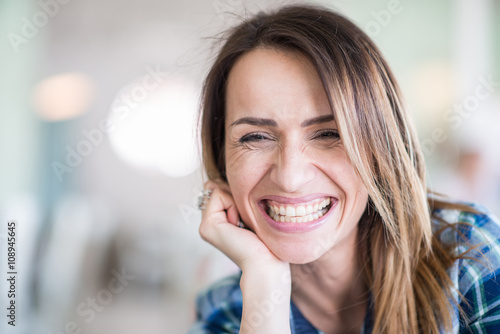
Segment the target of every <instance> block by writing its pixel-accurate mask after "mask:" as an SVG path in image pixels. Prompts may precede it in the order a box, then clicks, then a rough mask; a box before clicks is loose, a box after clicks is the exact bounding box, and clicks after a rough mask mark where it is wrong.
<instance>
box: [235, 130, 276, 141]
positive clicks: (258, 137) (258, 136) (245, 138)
mask: <svg viewBox="0 0 500 334" xmlns="http://www.w3.org/2000/svg"><path fill="white" fill-rule="evenodd" d="M264 139H269V138H268V137H267V136H266V135H264V134H262V133H258V132H256V133H249V134H247V135H244V136H243V137H241V138H240V139H239V140H238V142H239V143H240V144H244V143H248V142H255V141H261V140H264Z"/></svg>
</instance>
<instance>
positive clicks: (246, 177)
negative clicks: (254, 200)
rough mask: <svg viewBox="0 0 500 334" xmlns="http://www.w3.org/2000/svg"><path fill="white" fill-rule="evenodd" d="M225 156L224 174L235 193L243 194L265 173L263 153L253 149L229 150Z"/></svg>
mask: <svg viewBox="0 0 500 334" xmlns="http://www.w3.org/2000/svg"><path fill="white" fill-rule="evenodd" d="M227 152H228V153H227V156H226V174H227V180H228V183H229V186H230V188H231V189H233V190H234V189H238V191H237V192H234V191H233V194H235V195H240V194H241V195H243V194H242V193H244V194H245V195H246V194H248V192H249V191H250V190H251V188H252V187H253V186H254V185H255V184H257V183H258V182H259V180H260V179H261V178H262V177H263V175H264V174H265V169H266V163H265V161H266V160H265V158H264V157H263V154H259V153H257V152H253V151H241V150H229V151H227Z"/></svg>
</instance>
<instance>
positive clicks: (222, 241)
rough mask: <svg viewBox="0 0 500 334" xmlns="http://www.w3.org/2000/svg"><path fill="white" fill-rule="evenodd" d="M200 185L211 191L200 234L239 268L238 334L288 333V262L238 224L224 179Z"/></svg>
mask: <svg viewBox="0 0 500 334" xmlns="http://www.w3.org/2000/svg"><path fill="white" fill-rule="evenodd" d="M204 189H205V190H211V191H212V193H211V194H210V198H209V199H208V201H206V202H205V205H204V206H205V209H204V210H203V211H202V219H201V225H200V235H201V237H202V238H203V240H205V241H207V242H209V243H210V244H212V245H213V246H215V247H216V248H218V249H219V250H220V251H222V252H223V253H224V254H226V255H227V256H228V257H229V258H230V259H231V260H233V262H234V263H236V265H238V266H239V267H240V269H241V271H242V276H241V280H240V287H241V292H242V296H243V310H242V318H241V324H240V334H247V333H259V334H260V333H283V334H286V333H290V320H289V319H290V318H289V317H290V298H291V282H290V280H289V279H290V264H289V263H287V262H284V261H281V260H280V259H279V258H277V257H276V256H275V255H274V254H273V253H272V252H271V251H270V250H269V248H267V246H266V245H265V244H264V243H263V242H262V240H260V238H259V237H258V236H257V235H256V234H255V233H254V232H253V231H251V230H249V229H243V228H240V227H238V225H239V213H238V210H237V209H236V204H235V202H234V199H233V196H232V195H231V192H230V190H229V187H228V186H227V184H226V183H223V182H214V181H208V182H207V183H205V187H204ZM259 319H260V320H259ZM257 320H259V321H257Z"/></svg>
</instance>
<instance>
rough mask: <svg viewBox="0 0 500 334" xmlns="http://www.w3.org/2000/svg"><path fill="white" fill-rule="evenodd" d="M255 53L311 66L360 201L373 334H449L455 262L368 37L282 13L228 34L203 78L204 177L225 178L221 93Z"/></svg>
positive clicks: (383, 65)
mask: <svg viewBox="0 0 500 334" xmlns="http://www.w3.org/2000/svg"><path fill="white" fill-rule="evenodd" d="M258 47H266V48H274V49H277V50H282V51H287V52H298V53H301V54H303V55H305V56H306V57H307V58H308V59H309V61H310V62H311V63H312V64H313V66H314V67H315V69H316V71H317V73H318V75H319V77H320V79H321V81H322V83H323V87H324V89H325V91H326V93H327V96H328V99H329V103H330V107H331V110H332V113H334V116H335V119H336V121H337V124H338V127H339V133H340V136H341V139H342V142H343V145H344V147H345V150H346V152H347V154H348V156H349V158H350V160H351V163H352V165H353V167H354V169H355V170H356V172H357V173H358V175H359V176H360V178H361V179H362V181H363V183H364V185H365V187H366V188H367V190H368V193H369V198H370V200H369V204H368V205H369V207H370V208H369V209H367V210H366V211H365V217H364V218H365V219H362V221H363V222H364V223H363V224H360V229H359V233H360V235H359V237H360V240H362V243H361V250H360V255H361V256H362V258H363V259H364V262H365V266H364V277H365V279H366V283H367V284H368V286H369V287H370V290H371V293H372V295H373V302H374V305H373V307H374V320H373V326H374V327H373V331H374V333H382V332H384V333H419V332H423V333H438V332H439V330H440V329H444V330H447V331H449V330H451V328H452V319H451V305H450V302H449V300H450V299H449V298H450V297H451V282H450V279H449V277H448V275H447V273H446V269H447V268H448V267H449V266H451V264H452V263H453V261H454V260H455V259H456V257H455V256H454V255H453V254H452V253H451V251H450V250H449V248H447V247H445V246H443V245H442V244H440V242H439V241H438V239H437V238H436V237H435V236H434V235H433V233H432V229H431V209H432V208H434V207H439V206H440V205H443V206H444V205H445V204H442V203H441V204H440V203H439V202H437V201H435V202H433V203H432V207H431V205H430V204H429V202H428V198H427V192H428V190H427V187H426V183H425V164H424V160H423V156H422V152H421V149H420V146H419V142H418V138H417V136H416V132H415V130H414V127H413V124H412V122H411V120H410V118H409V115H408V112H407V109H406V108H405V105H404V102H403V101H402V98H401V93H400V89H399V87H398V85H397V83H396V80H395V78H394V75H393V74H392V72H391V70H390V68H389V67H388V65H387V62H386V61H385V59H384V58H383V56H382V54H381V53H380V51H379V50H378V48H377V47H376V46H375V45H374V43H373V42H372V41H371V40H370V38H369V37H368V36H367V35H366V34H365V33H364V32H363V31H361V30H360V29H359V28H358V27H357V26H355V25H354V24H353V23H352V22H350V21H349V20H348V19H346V18H345V17H343V16H342V15H339V14H338V13H335V12H333V11H331V10H329V9H326V8H323V7H318V6H310V5H306V6H304V5H301V6H286V7H282V8H281V9H279V10H277V11H275V12H272V13H268V14H266V13H262V12H261V13H259V14H257V15H255V16H254V17H252V18H250V19H248V20H245V21H244V22H242V23H241V24H239V25H238V26H236V27H234V28H233V29H231V30H230V31H228V37H227V39H226V42H225V44H224V45H223V46H222V48H221V50H220V51H219V53H218V56H217V58H216V59H215V62H214V64H213V66H212V67H211V70H210V72H209V73H208V75H207V77H206V80H205V83H204V87H203V95H202V108H201V111H202V114H201V118H200V121H201V123H200V126H201V139H202V148H203V162H204V166H205V170H206V172H207V174H208V177H209V178H210V179H222V180H226V174H225V173H226V169H225V156H224V140H225V138H224V136H225V133H224V123H225V92H226V83H227V78H228V75H229V72H230V70H231V69H232V67H233V65H234V64H235V62H236V61H237V59H238V58H239V57H241V56H242V55H243V54H244V53H246V52H249V51H250V50H253V49H255V48H258Z"/></svg>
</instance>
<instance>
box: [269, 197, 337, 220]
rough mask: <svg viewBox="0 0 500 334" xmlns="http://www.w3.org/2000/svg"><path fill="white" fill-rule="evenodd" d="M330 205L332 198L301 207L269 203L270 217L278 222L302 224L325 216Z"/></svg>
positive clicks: (304, 204) (317, 200) (300, 205)
mask: <svg viewBox="0 0 500 334" xmlns="http://www.w3.org/2000/svg"><path fill="white" fill-rule="evenodd" d="M328 205H330V197H327V198H322V199H316V200H314V201H311V202H308V203H303V204H299V205H287V204H280V203H277V202H274V201H268V206H269V215H270V216H271V218H273V219H274V220H276V221H282V222H292V223H295V222H297V223H301V222H308V221H312V220H315V219H318V218H319V217H321V216H323V215H324V214H325V213H326V211H327V210H326V209H325V207H327V206H328Z"/></svg>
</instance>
